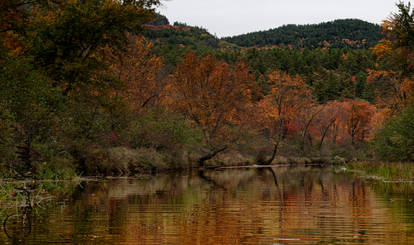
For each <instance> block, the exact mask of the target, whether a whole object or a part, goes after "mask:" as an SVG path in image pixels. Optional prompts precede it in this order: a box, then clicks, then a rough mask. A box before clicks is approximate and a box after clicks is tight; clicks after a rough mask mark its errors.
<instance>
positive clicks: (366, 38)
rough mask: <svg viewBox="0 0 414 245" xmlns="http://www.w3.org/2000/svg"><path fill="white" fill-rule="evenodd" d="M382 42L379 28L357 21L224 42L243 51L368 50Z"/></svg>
mask: <svg viewBox="0 0 414 245" xmlns="http://www.w3.org/2000/svg"><path fill="white" fill-rule="evenodd" d="M381 38H382V34H381V28H380V26H379V25H376V24H372V23H369V22H366V21H362V20H358V19H343V20H335V21H330V22H325V23H320V24H312V25H285V26H282V27H279V28H275V29H271V30H268V31H258V32H252V33H247V34H243V35H239V36H233V37H226V38H223V40H225V41H227V42H231V43H234V44H236V45H238V46H242V47H266V46H291V47H297V48H305V47H306V48H310V49H312V48H318V47H327V48H346V47H350V48H368V47H372V46H374V45H375V44H376V43H377V42H378V41H379V40H380V39H381Z"/></svg>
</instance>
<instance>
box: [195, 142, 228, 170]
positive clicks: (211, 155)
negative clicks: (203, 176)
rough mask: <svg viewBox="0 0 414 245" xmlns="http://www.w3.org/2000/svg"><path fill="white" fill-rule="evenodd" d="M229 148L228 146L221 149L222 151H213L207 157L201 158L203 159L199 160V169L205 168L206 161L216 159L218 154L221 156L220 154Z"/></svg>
mask: <svg viewBox="0 0 414 245" xmlns="http://www.w3.org/2000/svg"><path fill="white" fill-rule="evenodd" d="M227 148H228V147H227V146H225V147H223V148H220V149H218V150H215V151H212V152H210V153H208V154H207V155H205V156H203V157H201V158H200V159H199V160H198V166H199V167H204V162H205V161H207V160H210V159H212V158H213V157H215V156H216V155H217V154H219V153H220V152H223V151H225V150H227Z"/></svg>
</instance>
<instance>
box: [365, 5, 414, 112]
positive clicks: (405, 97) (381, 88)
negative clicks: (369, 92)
mask: <svg viewBox="0 0 414 245" xmlns="http://www.w3.org/2000/svg"><path fill="white" fill-rule="evenodd" d="M397 6H398V8H399V13H396V14H393V15H392V16H391V17H390V18H389V19H388V20H385V21H384V22H383V24H382V29H383V33H384V34H385V36H386V39H383V40H381V41H380V42H379V43H378V44H377V45H376V46H375V47H374V48H373V49H372V50H373V53H374V54H375V55H376V56H377V58H378V64H377V66H380V65H382V66H383V67H384V68H383V70H376V71H375V70H371V71H369V76H368V82H371V83H375V85H376V88H377V93H378V106H379V107H380V108H381V109H383V112H382V113H383V114H388V115H387V116H388V117H390V116H395V115H398V114H399V113H400V112H401V111H402V110H403V109H404V108H405V107H406V106H407V105H408V104H409V103H410V102H411V101H413V100H414V45H413V40H414V26H413V24H412V23H413V22H414V11H413V10H412V9H411V6H410V4H408V5H405V4H404V3H399V4H397Z"/></svg>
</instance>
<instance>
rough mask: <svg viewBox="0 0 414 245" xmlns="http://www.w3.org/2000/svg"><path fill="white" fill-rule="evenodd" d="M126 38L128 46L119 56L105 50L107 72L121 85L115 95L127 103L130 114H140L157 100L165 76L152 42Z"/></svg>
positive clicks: (142, 38) (161, 90)
mask: <svg viewBox="0 0 414 245" xmlns="http://www.w3.org/2000/svg"><path fill="white" fill-rule="evenodd" d="M128 39H129V45H128V47H127V48H126V50H125V51H124V52H122V53H121V54H120V55H115V53H113V51H108V54H109V56H110V59H109V60H110V63H111V64H110V69H111V72H112V74H113V75H114V76H115V77H116V78H117V79H119V80H121V81H122V83H123V84H122V85H123V86H122V87H121V88H122V89H121V90H119V91H117V95H118V96H120V97H121V98H122V99H124V100H126V101H127V102H128V104H129V105H130V107H131V109H132V110H133V111H136V112H140V111H141V110H142V109H144V108H145V107H147V106H148V105H151V104H156V103H158V102H159V101H160V99H161V97H162V96H163V91H164V88H165V85H166V81H167V75H166V72H165V71H164V68H163V67H164V66H163V63H162V60H161V58H160V57H158V56H156V55H154V54H153V52H152V47H153V44H152V43H151V42H149V41H147V40H146V39H145V38H144V37H140V36H139V37H137V36H133V35H129V36H128Z"/></svg>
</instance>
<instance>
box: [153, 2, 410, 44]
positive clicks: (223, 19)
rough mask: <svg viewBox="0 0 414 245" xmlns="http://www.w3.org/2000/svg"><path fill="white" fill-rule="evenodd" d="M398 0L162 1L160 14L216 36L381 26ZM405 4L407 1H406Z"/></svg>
mask: <svg viewBox="0 0 414 245" xmlns="http://www.w3.org/2000/svg"><path fill="white" fill-rule="evenodd" d="M397 1H398V0H162V3H163V6H161V7H159V8H158V11H159V12H161V14H163V15H165V16H167V17H168V19H169V20H170V22H171V23H173V22H174V21H179V22H185V23H187V24H189V25H193V26H201V27H204V28H206V29H207V30H208V31H209V32H210V33H212V34H216V35H217V36H218V37H223V36H232V35H237V34H243V33H247V32H252V31H259V30H267V29H270V28H275V27H278V26H281V25H284V24H314V23H320V22H324V21H330V20H334V19H344V18H358V19H362V20H366V21H369V22H373V23H378V24H379V23H381V21H382V20H384V19H386V18H387V17H389V16H390V14H391V12H396V11H397V7H396V6H395V3H396V2H397ZM405 2H408V1H407V0H406V1H405Z"/></svg>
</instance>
